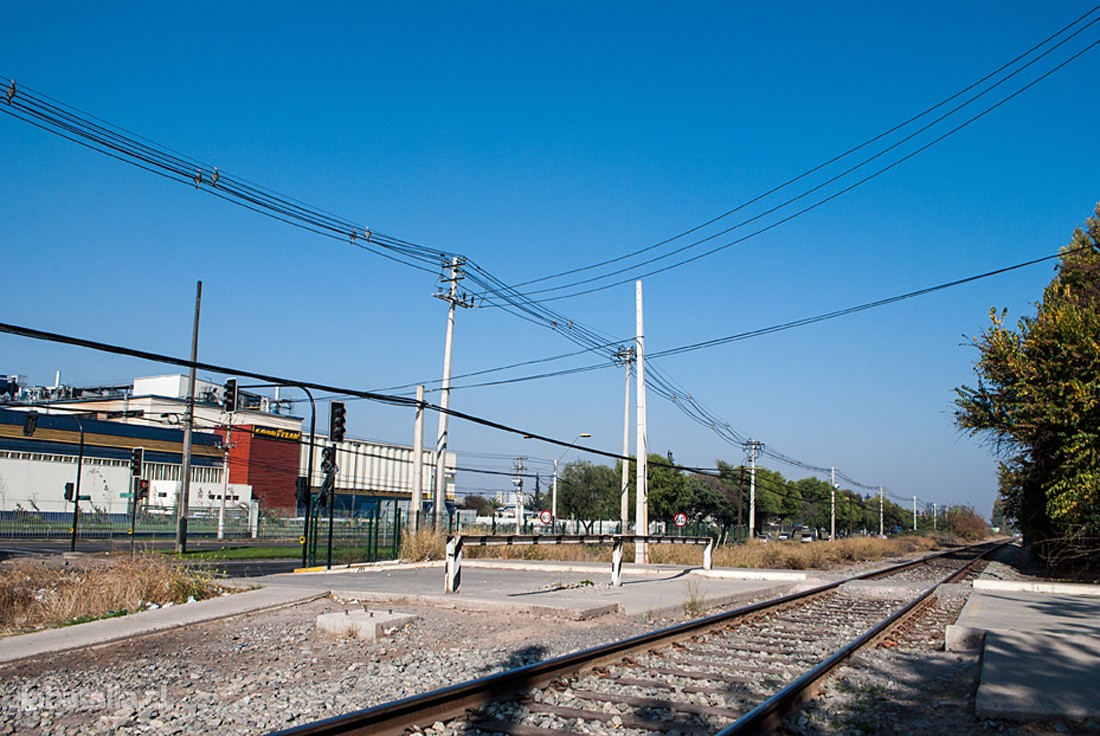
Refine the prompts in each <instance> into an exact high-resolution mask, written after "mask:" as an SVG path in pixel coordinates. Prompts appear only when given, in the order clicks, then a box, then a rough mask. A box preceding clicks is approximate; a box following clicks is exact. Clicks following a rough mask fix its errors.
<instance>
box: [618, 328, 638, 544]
mask: <svg viewBox="0 0 1100 736" xmlns="http://www.w3.org/2000/svg"><path fill="white" fill-rule="evenodd" d="M614 358H615V360H616V361H617V362H619V363H621V364H622V365H623V366H625V367H626V398H624V399H623V478H622V488H621V498H620V506H621V508H620V509H619V518H620V523H621V526H620V532H619V533H620V534H626V528H627V525H629V524H630V461H629V460H627V459H626V458H628V457H630V366H631V365H632V364H633V363H634V348H633V347H627V346H626V345H624V346H622V347H620V348H619V349H618V350H617V351H616V352H615V356H614Z"/></svg>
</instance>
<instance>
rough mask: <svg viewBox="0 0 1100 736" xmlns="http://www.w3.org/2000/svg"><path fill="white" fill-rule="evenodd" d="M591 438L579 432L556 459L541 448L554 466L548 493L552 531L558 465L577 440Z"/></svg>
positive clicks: (555, 517)
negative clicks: (551, 483) (550, 487)
mask: <svg viewBox="0 0 1100 736" xmlns="http://www.w3.org/2000/svg"><path fill="white" fill-rule="evenodd" d="M591 436H592V435H590V434H589V433H588V432H581V433H580V434H578V435H577V436H576V437H574V438H573V441H572V442H570V443H569V446H568V447H566V448H565V450H563V451H562V453H561V455H558V457H557V458H556V459H555V458H554V457H553V456H552V455H551V454H550V453H549V452H546V448H545V447H543V448H542V451H543V452H544V453H545V454H546V457H547V459H549V460H550V462H551V463H553V464H554V482H553V485H552V489H553V490H551V492H550V519H551V521H552V523H553V524H554V531H557V529H558V463H559V462H561V460H562V458H563V457H565V453H567V452H569V448H571V447H573V446H574V445H575V444H577V440H579V439H581V438H583V437H591ZM524 439H528V440H529V439H532V438H531V436H530V435H527V436H525V437H524Z"/></svg>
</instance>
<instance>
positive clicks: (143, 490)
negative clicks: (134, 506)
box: [137, 480, 149, 501]
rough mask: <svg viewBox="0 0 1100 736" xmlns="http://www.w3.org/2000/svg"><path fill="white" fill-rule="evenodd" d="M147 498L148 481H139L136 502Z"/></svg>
mask: <svg viewBox="0 0 1100 736" xmlns="http://www.w3.org/2000/svg"><path fill="white" fill-rule="evenodd" d="M143 498H149V481H147V480H139V481H138V484H137V500H138V501H140V500H142V499H143Z"/></svg>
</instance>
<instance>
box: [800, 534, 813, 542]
mask: <svg viewBox="0 0 1100 736" xmlns="http://www.w3.org/2000/svg"><path fill="white" fill-rule="evenodd" d="M798 541H799V542H802V544H808V543H810V542H812V541H814V535H813V534H808V533H807V534H803V535H802V537H801V538H800V539H799V540H798Z"/></svg>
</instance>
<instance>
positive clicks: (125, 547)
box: [0, 539, 302, 578]
mask: <svg viewBox="0 0 1100 736" xmlns="http://www.w3.org/2000/svg"><path fill="white" fill-rule="evenodd" d="M174 545H175V542H174V541H171V540H164V541H158V542H155V543H149V542H144V541H143V542H141V543H139V545H138V548H139V549H157V550H167V549H171V548H172V547H173V546H174ZM232 546H237V547H240V546H246V545H243V544H240V543H238V542H236V541H234V542H233V545H232ZM221 548H222V545H221V544H220V543H219V544H214V543H211V542H209V541H207V542H205V543H192V544H189V545H188V549H189V550H192V551H198V550H213V549H221ZM129 549H130V545H129V543H128V542H125V541H109V540H98V539H96V540H87V541H78V542H77V545H76V551H77V552H78V553H83V554H103V553H107V552H121V553H125V552H128V551H129ZM68 551H69V542H68V541H61V540H42V541H11V540H0V561H3V560H12V559H33V558H48V557H56V556H58V555H62V554H65V553H67V552H68ZM188 564H196V565H210V566H212V567H214V568H216V569H217V570H220V571H223V572H224V573H225V574H226V576H227V577H245V578H251V577H257V576H262V575H275V574H278V573H283V572H293V571H294V570H295V568H298V567H300V566H301V564H302V560H301V558H300V557H291V558H284V559H261V560H194V561H191V560H188Z"/></svg>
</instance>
